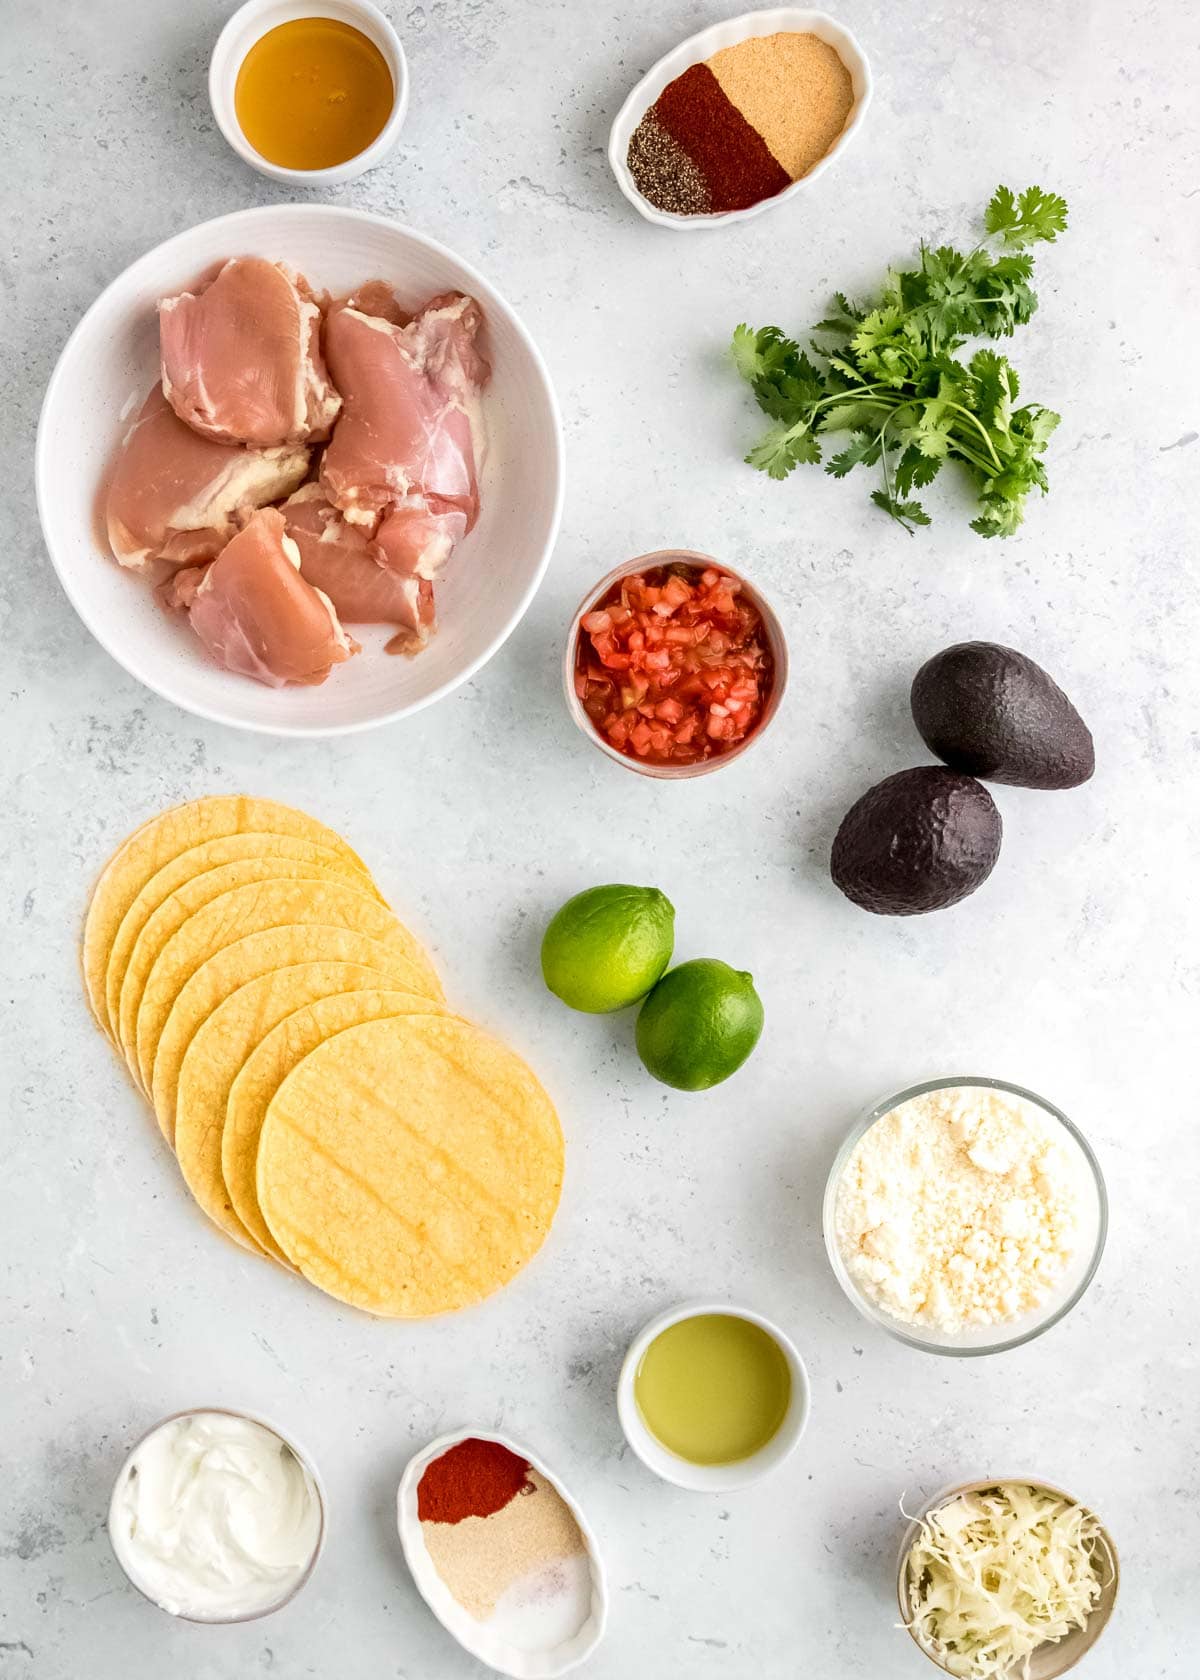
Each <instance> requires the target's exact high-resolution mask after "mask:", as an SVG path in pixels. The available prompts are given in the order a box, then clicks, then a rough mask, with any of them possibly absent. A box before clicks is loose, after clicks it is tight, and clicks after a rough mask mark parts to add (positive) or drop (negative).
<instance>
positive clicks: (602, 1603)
mask: <svg viewBox="0 0 1200 1680" xmlns="http://www.w3.org/2000/svg"><path fill="white" fill-rule="evenodd" d="M463 1441H494V1442H496V1443H497V1444H498V1445H499V1446H502V1447H505V1448H507V1449H508V1451H509V1452H510V1453H515V1454H516V1456H517V1457H518V1458H521V1459H524V1460H525V1462H526V1463H527V1464H528V1465H529V1468H530V1469H531V1470H533V1471H536V1472H537V1474H538V1475H539V1476H540V1477H542V1478H543V1479H544V1480H545V1481H546V1482H547V1483H548V1484H549V1485H550V1487H551V1488H553V1489H554V1491H555V1492H556V1493H557V1494H558V1495H559V1497H560V1498H561V1499H562V1501H563V1503H564V1504H565V1505H566V1507H567V1509H568V1511H569V1512H570V1513H571V1515H572V1517H574V1519H575V1521H576V1523H577V1524H578V1526H579V1532H580V1534H581V1536H582V1537H583V1542H584V1548H585V1549H584V1551H583V1552H582V1553H580V1554H579V1563H580V1567H581V1568H582V1570H583V1574H582V1577H581V1578H580V1579H579V1580H577V1581H574V1580H570V1579H565V1580H564V1582H563V1587H564V1591H566V1592H575V1591H582V1594H583V1596H584V1599H585V1611H584V1619H583V1621H582V1623H580V1624H579V1625H578V1626H577V1627H576V1628H575V1629H574V1630H573V1631H572V1632H570V1633H568V1634H566V1635H565V1636H564V1635H563V1634H562V1633H561V1631H558V1632H555V1633H552V1635H551V1637H550V1639H549V1641H548V1642H547V1644H546V1645H544V1646H536V1645H532V1644H531V1643H530V1641H529V1639H528V1637H526V1639H524V1640H523V1641H522V1643H520V1644H517V1643H514V1642H513V1640H512V1639H511V1638H505V1637H504V1634H503V1631H502V1628H500V1627H496V1626H489V1621H480V1620H478V1619H476V1617H474V1616H472V1615H471V1614H470V1613H469V1612H468V1611H467V1610H466V1609H464V1608H463V1606H462V1605H461V1604H460V1603H459V1602H458V1600H457V1599H456V1598H455V1597H454V1595H453V1594H452V1593H451V1591H450V1588H449V1587H448V1586H447V1585H446V1583H445V1581H444V1580H443V1579H442V1577H441V1575H440V1574H439V1573H438V1570H437V1567H436V1565H435V1564H434V1561H433V1558H432V1557H431V1556H430V1554H429V1550H428V1547H427V1546H426V1544H425V1536H424V1533H423V1530H422V1525H421V1521H420V1518H419V1516H418V1514H417V1489H418V1487H419V1486H420V1482H421V1477H422V1476H423V1475H424V1474H425V1471H426V1470H427V1469H428V1467H429V1466H430V1465H431V1464H432V1463H433V1462H434V1461H435V1460H436V1459H438V1458H441V1457H442V1455H443V1454H444V1453H446V1452H448V1451H449V1450H450V1448H452V1447H456V1446H458V1445H459V1444H460V1443H461V1442H463ZM518 1497H519V1496H518ZM464 1520H466V1521H473V1520H478V1519H472V1518H466V1519H464ZM396 1521H397V1527H398V1529H399V1532H400V1544H401V1546H402V1547H403V1548H404V1558H405V1562H406V1563H407V1564H408V1567H409V1570H410V1572H411V1574H412V1578H413V1580H414V1581H415V1582H416V1585H417V1591H418V1592H419V1593H420V1594H421V1597H422V1598H423V1599H424V1600H425V1602H426V1604H428V1606H429V1608H430V1609H431V1610H432V1611H433V1613H434V1615H435V1616H436V1617H437V1619H438V1621H439V1622H441V1624H442V1626H443V1627H444V1628H445V1629H446V1631H447V1633H450V1634H452V1635H453V1636H454V1638H455V1639H457V1640H458V1643H459V1644H460V1645H461V1646H462V1647H463V1649H464V1650H465V1651H468V1652H469V1653H470V1654H471V1656H473V1657H478V1659H479V1660H480V1662H483V1663H486V1664H487V1665H488V1667H489V1668H493V1669H495V1670H496V1672H497V1673H499V1674H508V1675H511V1676H513V1680H555V1676H557V1675H560V1674H567V1673H569V1671H570V1670H571V1669H574V1668H578V1667H579V1665H580V1664H581V1663H584V1662H586V1661H587V1659H588V1658H589V1657H590V1656H591V1655H592V1653H593V1651H594V1650H595V1649H596V1647H597V1646H598V1645H599V1643H600V1641H601V1639H602V1638H603V1637H604V1629H605V1624H606V1623H607V1620H608V1587H607V1584H606V1582H605V1576H604V1564H603V1562H602V1560H601V1557H600V1548H599V1546H598V1544H597V1542H596V1536H595V1535H594V1534H593V1532H592V1530H591V1528H590V1527H589V1525H588V1523H587V1520H586V1518H585V1517H584V1515H583V1512H582V1511H581V1510H580V1508H579V1506H578V1505H577V1504H576V1502H575V1500H574V1499H572V1497H571V1495H570V1494H569V1493H568V1491H567V1489H566V1488H565V1487H564V1486H563V1484H562V1482H561V1480H560V1479H559V1477H558V1476H556V1475H555V1473H554V1471H553V1470H551V1469H550V1468H549V1467H548V1466H547V1465H546V1464H545V1463H544V1462H543V1461H542V1460H541V1459H540V1458H539V1457H538V1456H537V1454H536V1453H532V1452H530V1450H529V1448H528V1447H525V1446H522V1445H521V1443H520V1442H519V1441H514V1440H512V1439H511V1438H510V1437H509V1436H507V1435H497V1434H495V1433H494V1432H493V1431H491V1430H486V1429H460V1430H456V1431H455V1432H454V1433H453V1434H451V1435H442V1436H439V1437H438V1439H437V1440H436V1441H431V1442H430V1444H429V1445H428V1446H427V1447H423V1448H422V1449H421V1451H420V1452H419V1453H417V1454H415V1455H414V1457H412V1458H411V1459H410V1460H409V1462H408V1464H407V1466H406V1468H405V1471H404V1475H403V1476H402V1477H401V1479H400V1489H399V1493H398V1494H397V1498H396ZM439 1526H440V1525H439ZM568 1561H569V1562H571V1563H574V1560H573V1559H572V1560H568ZM556 1567H557V1568H558V1572H559V1573H560V1574H562V1573H563V1571H562V1567H561V1565H560V1566H556ZM567 1574H568V1575H569V1574H570V1571H568V1572H567ZM555 1596H556V1595H555V1594H554V1592H553V1591H549V1592H546V1593H545V1594H544V1596H539V1605H540V1607H541V1608H542V1613H543V1614H544V1618H545V1622H546V1625H547V1626H548V1627H550V1628H554V1626H555V1624H556V1622H557V1623H561V1617H562V1610H563V1605H562V1603H561V1602H559V1603H557V1604H556V1602H555ZM499 1611H500V1606H497V1612H496V1616H493V1617H492V1618H489V1620H490V1621H493V1622H494V1621H495V1620H496V1619H497V1616H498V1615H499ZM518 1619H519V1620H520V1621H521V1622H522V1623H523V1624H524V1628H525V1629H526V1630H528V1628H529V1626H530V1618H529V1617H528V1615H521V1616H520V1617H519V1618H518ZM509 1625H510V1627H511V1625H512V1623H511V1621H510V1624H509Z"/></svg>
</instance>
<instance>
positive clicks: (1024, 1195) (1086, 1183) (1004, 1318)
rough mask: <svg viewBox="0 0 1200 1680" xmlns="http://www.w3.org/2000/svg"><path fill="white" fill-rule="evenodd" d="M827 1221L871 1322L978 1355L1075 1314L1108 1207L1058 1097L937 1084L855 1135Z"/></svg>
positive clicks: (830, 1194) (876, 1112)
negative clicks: (1056, 1101) (1056, 1102)
mask: <svg viewBox="0 0 1200 1680" xmlns="http://www.w3.org/2000/svg"><path fill="white" fill-rule="evenodd" d="M822 1222H823V1225H824V1231H825V1247H826V1250H827V1252H828V1254H829V1261H830V1264H831V1265H832V1267H833V1271H834V1275H835V1276H836V1278H837V1280H838V1282H839V1283H840V1284H841V1286H842V1288H843V1290H844V1291H845V1292H846V1295H847V1296H848V1297H849V1299H850V1300H851V1301H852V1302H853V1304H854V1305H855V1306H856V1307H857V1308H858V1310H859V1312H860V1313H862V1315H863V1317H864V1318H868V1319H870V1320H871V1322H872V1323H873V1324H877V1325H879V1326H880V1327H881V1328H882V1329H884V1330H886V1331H888V1333H889V1334H890V1335H893V1336H895V1337H897V1338H898V1340H900V1341H902V1342H906V1343H907V1344H908V1345H909V1347H916V1348H922V1349H924V1350H925V1351H927V1352H929V1353H944V1354H950V1355H952V1356H958V1357H971V1356H972V1355H979V1354H985V1353H1001V1352H1003V1351H1004V1350H1005V1349H1007V1348H1014V1347H1020V1346H1021V1345H1022V1343H1024V1342H1028V1341H1032V1340H1033V1338H1034V1337H1035V1336H1040V1335H1041V1334H1042V1332H1043V1331H1045V1330H1048V1329H1049V1328H1050V1326H1051V1325H1052V1324H1057V1323H1058V1321H1059V1319H1061V1318H1065V1316H1066V1315H1067V1313H1069V1312H1070V1311H1071V1308H1072V1307H1073V1306H1075V1304H1076V1303H1077V1302H1078V1301H1079V1300H1080V1298H1081V1297H1082V1296H1083V1294H1084V1292H1085V1290H1086V1289H1087V1287H1088V1285H1089V1284H1090V1283H1091V1281H1092V1278H1093V1277H1094V1276H1095V1274H1096V1268H1097V1266H1098V1265H1099V1264H1100V1256H1101V1254H1102V1252H1103V1250H1104V1239H1105V1235H1106V1233H1107V1229H1108V1199H1107V1196H1106V1194H1105V1189H1104V1179H1103V1176H1102V1174H1101V1171H1100V1165H1099V1163H1098V1161H1097V1160H1096V1157H1095V1155H1094V1154H1093V1153H1092V1150H1091V1148H1090V1147H1089V1145H1088V1143H1087V1140H1086V1139H1085V1138H1084V1137H1083V1135H1082V1133H1081V1132H1080V1131H1079V1130H1078V1128H1077V1127H1075V1126H1074V1125H1072V1123H1071V1121H1070V1120H1068V1119H1067V1116H1066V1115H1065V1114H1064V1113H1063V1112H1062V1111H1061V1109H1058V1108H1055V1106H1054V1104H1053V1103H1050V1102H1047V1101H1046V1099H1045V1098H1044V1097H1039V1096H1036V1095H1035V1094H1034V1092H1032V1091H1027V1090H1024V1089H1023V1088H1022V1087H1021V1086H1019V1085H1010V1084H1009V1083H1007V1081H1005V1080H1003V1079H984V1078H977V1077H970V1078H967V1077H960V1078H953V1079H930V1080H926V1081H925V1082H924V1083H923V1084H921V1085H914V1086H912V1087H910V1089H908V1090H907V1091H901V1092H900V1093H899V1094H898V1095H896V1096H893V1097H888V1098H887V1099H886V1101H884V1102H881V1103H876V1104H875V1105H874V1107H872V1108H871V1109H869V1110H868V1112H867V1113H866V1114H864V1115H863V1116H862V1118H861V1119H860V1120H859V1121H858V1122H857V1124H856V1125H855V1126H854V1127H853V1128H852V1129H851V1131H850V1134H849V1136H848V1137H847V1138H846V1140H845V1142H844V1143H843V1144H842V1147H841V1148H840V1149H839V1151H838V1153H837V1157H836V1159H835V1160H834V1163H833V1168H832V1170H831V1172H830V1174H829V1181H828V1183H827V1185H826V1187H825V1202H824V1208H823V1215H822Z"/></svg>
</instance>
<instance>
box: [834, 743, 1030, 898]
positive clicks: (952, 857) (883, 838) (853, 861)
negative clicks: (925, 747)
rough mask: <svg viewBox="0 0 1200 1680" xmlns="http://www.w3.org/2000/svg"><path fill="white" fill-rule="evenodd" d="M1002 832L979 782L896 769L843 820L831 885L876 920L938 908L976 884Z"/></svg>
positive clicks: (934, 769)
mask: <svg viewBox="0 0 1200 1680" xmlns="http://www.w3.org/2000/svg"><path fill="white" fill-rule="evenodd" d="M1001 833H1002V826H1001V822H1000V813H999V811H997V809H996V807H995V805H994V804H993V803H992V796H991V794H990V793H989V792H988V790H987V789H986V788H985V787H984V786H983V784H982V783H981V782H977V781H975V780H974V778H973V777H971V776H960V775H958V774H957V773H956V772H955V771H953V770H943V769H942V768H941V766H940V765H934V764H929V765H924V766H922V767H921V768H920V769H918V770H901V771H900V773H899V775H896V776H889V777H888V778H887V779H886V781H882V782H877V783H876V784H875V786H874V787H873V788H869V789H868V790H867V792H866V793H864V794H863V796H862V798H861V799H860V800H858V802H857V803H856V804H854V805H852V806H851V807H850V809H849V810H848V811H847V812H846V815H845V816H844V817H843V818H842V826H841V827H840V828H839V829H838V831H837V834H836V835H835V836H834V841H833V853H832V855H831V857H830V860H829V868H830V873H831V874H832V876H833V880H834V885H835V886H838V887H840V888H841V890H842V891H843V892H844V893H845V895H846V897H847V898H849V899H852V900H853V902H854V903H855V904H858V905H861V907H862V908H863V909H864V910H872V911H874V912H875V914H876V915H877V916H920V915H922V914H923V913H924V912H925V911H926V910H944V909H945V907H946V906H947V905H948V904H957V903H958V901H959V899H960V898H966V896H967V894H968V893H973V892H974V891H975V888H976V887H978V886H981V885H982V883H983V882H984V881H986V880H987V878H988V876H989V875H990V874H991V872H992V867H993V865H994V864H995V862H996V859H997V858H998V857H999V855H1000V836H1001Z"/></svg>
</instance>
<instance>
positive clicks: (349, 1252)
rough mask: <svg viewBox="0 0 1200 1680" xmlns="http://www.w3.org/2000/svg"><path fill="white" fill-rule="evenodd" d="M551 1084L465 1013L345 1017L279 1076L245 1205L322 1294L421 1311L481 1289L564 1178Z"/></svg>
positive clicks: (528, 1241) (461, 1301)
mask: <svg viewBox="0 0 1200 1680" xmlns="http://www.w3.org/2000/svg"><path fill="white" fill-rule="evenodd" d="M562 1170H563V1141H562V1131H561V1129H560V1127H559V1124H558V1117H557V1115H556V1114H555V1112H554V1108H553V1105H552V1104H551V1102H550V1099H549V1097H548V1096H547V1095H546V1093H545V1091H544V1090H543V1089H542V1087H541V1085H540V1084H539V1083H538V1081H537V1080H536V1078H535V1077H534V1075H533V1074H532V1073H531V1072H530V1070H529V1068H527V1067H526V1065H525V1064H524V1062H522V1061H521V1059H520V1057H518V1056H517V1055H515V1054H514V1053H513V1052H512V1051H511V1050H509V1049H507V1048H506V1047H505V1046H504V1045H503V1044H501V1043H500V1042H499V1041H498V1040H496V1039H494V1038H491V1037H490V1036H489V1035H488V1034H487V1033H484V1032H482V1031H480V1029H479V1028H477V1027H473V1026H471V1025H470V1024H469V1023H468V1022H466V1021H461V1020H456V1019H454V1018H451V1017H444V1016H443V1017H437V1016H419V1015H406V1016H394V1017H391V1018H389V1019H384V1020H379V1021H371V1022H368V1023H366V1024H364V1025H362V1026H357V1027H349V1028H347V1030H346V1031H345V1032H340V1033H338V1034H336V1035H335V1036H334V1037H332V1038H328V1039H326V1040H325V1041H324V1043H322V1044H320V1045H318V1046H317V1048H316V1049H315V1050H312V1051H311V1052H310V1053H309V1054H308V1055H307V1056H306V1057H305V1058H304V1059H303V1060H302V1061H301V1062H299V1063H297V1065H296V1066H295V1067H294V1068H293V1069H292V1071H291V1073H289V1074H288V1075H287V1077H286V1078H285V1079H284V1080H283V1083H282V1084H281V1085H280V1087H279V1089H278V1091H276V1093H275V1096H274V1097H273V1098H272V1100H271V1102H270V1105H269V1107H268V1109H267V1115H266V1119H265V1121H264V1123H263V1127H262V1133H261V1136H260V1138H259V1145H258V1166H257V1180H256V1182H257V1192H258V1205H259V1207H260V1209H261V1210H262V1214H263V1218H264V1219H265V1220H266V1222H267V1224H268V1226H269V1227H270V1230H271V1232H272V1234H273V1236H274V1237H275V1240H276V1241H277V1242H278V1244H279V1246H280V1248H282V1250H283V1252H284V1253H285V1254H286V1255H287V1256H288V1258H289V1259H290V1260H291V1261H292V1262H293V1264H294V1265H295V1266H296V1267H297V1268H298V1269H299V1270H300V1271H301V1272H303V1274H304V1275H305V1277H307V1278H308V1279H309V1280H310V1282H312V1283H315V1284H317V1286H318V1287H319V1288H321V1289H324V1290H325V1291H326V1292H327V1293H328V1294H330V1295H333V1296H336V1297H337V1299H338V1300H341V1301H346V1302H348V1303H349V1304H350V1305H352V1306H356V1307H361V1308H363V1309H364V1310H365V1311H367V1312H372V1313H378V1314H381V1315H383V1316H386V1317H394V1318H423V1317H427V1316H429V1315H431V1314H434V1313H440V1312H449V1311H452V1310H454V1309H456V1308H459V1307H465V1306H469V1305H471V1304H472V1303H473V1302H476V1301H481V1300H483V1299H484V1298H485V1297H486V1296H488V1295H490V1294H492V1293H493V1292H494V1291H495V1290H497V1289H499V1288H501V1287H502V1286H503V1285H504V1284H506V1283H508V1282H509V1281H510V1279H511V1278H512V1277H513V1276H515V1274H516V1273H517V1272H518V1271H519V1270H520V1269H521V1267H522V1266H524V1265H525V1264H526V1262H527V1261H528V1260H529V1259H530V1258H531V1257H532V1256H533V1255H534V1254H535V1253H536V1252H537V1250H538V1249H539V1248H540V1247H541V1244H542V1242H543V1241H544V1240H545V1237H546V1234H547V1232H548V1231H549V1229H550V1224H551V1221H552V1219H553V1217H554V1211H555V1208H556V1207H557V1205H558V1198H559V1192H560V1189H561V1186H562Z"/></svg>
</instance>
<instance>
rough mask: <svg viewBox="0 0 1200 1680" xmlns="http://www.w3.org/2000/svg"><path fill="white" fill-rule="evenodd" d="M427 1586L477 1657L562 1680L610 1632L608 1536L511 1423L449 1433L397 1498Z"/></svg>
mask: <svg viewBox="0 0 1200 1680" xmlns="http://www.w3.org/2000/svg"><path fill="white" fill-rule="evenodd" d="M396 1515H397V1525H398V1527H399V1531H400V1543H401V1545H402V1546H403V1548H404V1557H405V1560H406V1562H407V1564H408V1567H409V1569H410V1571H411V1572H412V1578H413V1580H414V1581H415V1582H416V1584H417V1589H418V1591H419V1592H420V1594H421V1597H422V1598H423V1599H424V1600H425V1602H426V1604H428V1606H429V1608H430V1609H431V1610H432V1611H433V1613H434V1615H435V1616H436V1617H437V1619H438V1621H439V1622H441V1624H442V1626H443V1627H444V1628H445V1629H446V1631H447V1632H448V1633H451V1634H453V1636H454V1638H455V1639H457V1640H458V1642H459V1644H460V1645H461V1646H463V1648H464V1649H465V1650H467V1651H469V1652H470V1654H471V1655H472V1656H473V1657H478V1658H479V1660H480V1661H481V1662H484V1663H486V1664H487V1665H488V1666H489V1667H490V1668H493V1669H495V1670H496V1671H497V1672H498V1673H500V1674H508V1675H512V1676H514V1677H515V1680H553V1677H554V1676H556V1675H559V1674H566V1673H567V1672H568V1671H569V1670H570V1669H573V1668H578V1666H579V1665H580V1663H582V1662H586V1661H587V1659H588V1657H590V1656H591V1654H592V1652H593V1651H594V1650H595V1649H596V1647H597V1645H598V1644H599V1643H600V1641H601V1639H602V1638H603V1636H604V1627H605V1623H606V1621H607V1618H608V1589H607V1587H606V1584H605V1579H604V1566H603V1564H602V1562H601V1559H600V1551H599V1547H598V1546H597V1544H596V1537H595V1535H594V1534H593V1533H592V1531H591V1529H590V1528H589V1527H588V1524H587V1522H586V1520H585V1519H584V1516H583V1513H582V1512H581V1511H580V1509H579V1507H578V1506H577V1505H576V1503H575V1501H574V1500H573V1499H572V1498H571V1496H570V1494H569V1493H568V1492H567V1490H566V1489H565V1488H564V1487H563V1485H562V1483H561V1482H560V1481H559V1479H558V1477H557V1476H555V1475H554V1473H553V1472H552V1471H551V1470H549V1469H548V1468H547V1467H546V1465H545V1464H544V1463H543V1462H542V1461H541V1460H540V1459H539V1458H537V1457H536V1456H535V1455H534V1454H533V1453H531V1452H530V1451H529V1450H528V1448H526V1447H523V1446H521V1445H519V1443H517V1442H516V1441H513V1440H510V1439H509V1438H508V1437H507V1436H504V1435H494V1434H487V1433H481V1434H475V1433H472V1432H470V1431H466V1430H464V1431H461V1432H459V1433H457V1434H453V1435H443V1436H441V1437H440V1438H439V1439H438V1440H436V1441H433V1442H431V1443H430V1445H429V1446H427V1447H425V1448H424V1449H423V1450H422V1451H421V1452H419V1453H417V1454H416V1456H415V1457H414V1458H412V1459H410V1461H409V1463H408V1467H407V1468H406V1470H405V1472H404V1475H403V1477H402V1478H401V1482H400V1490H399V1494H398V1496H397V1501H396Z"/></svg>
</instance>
